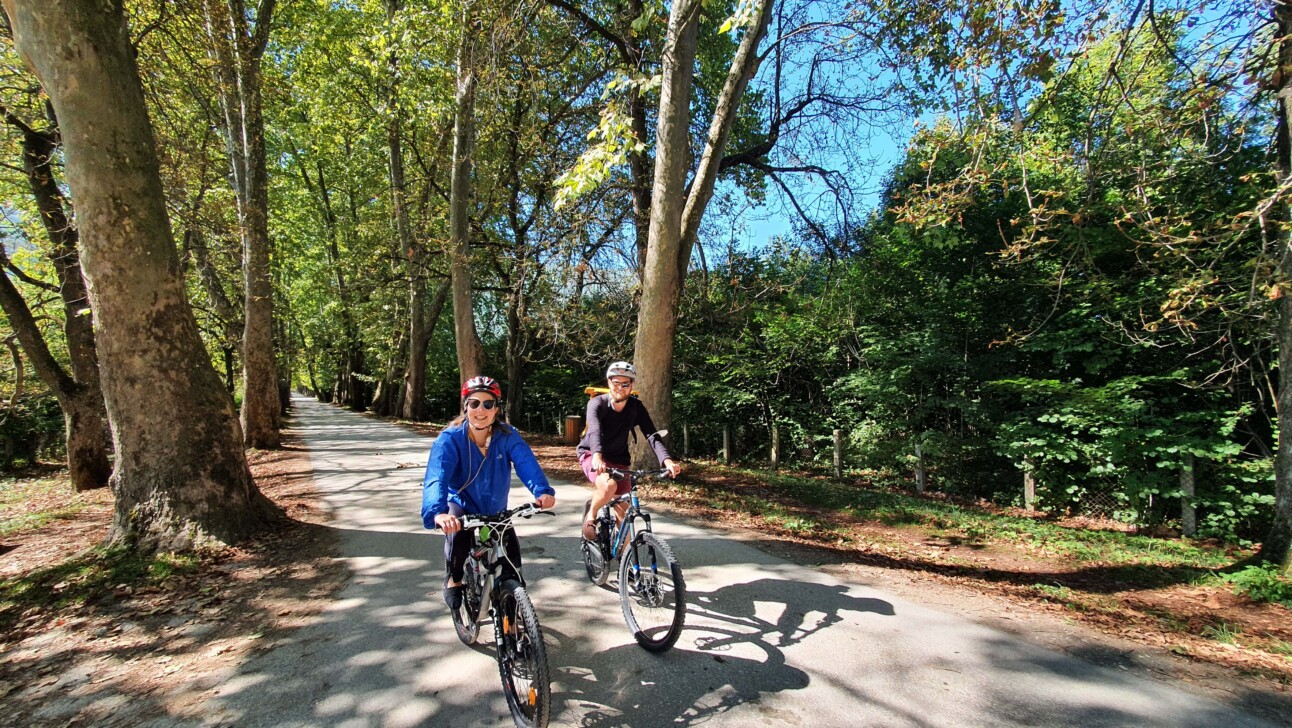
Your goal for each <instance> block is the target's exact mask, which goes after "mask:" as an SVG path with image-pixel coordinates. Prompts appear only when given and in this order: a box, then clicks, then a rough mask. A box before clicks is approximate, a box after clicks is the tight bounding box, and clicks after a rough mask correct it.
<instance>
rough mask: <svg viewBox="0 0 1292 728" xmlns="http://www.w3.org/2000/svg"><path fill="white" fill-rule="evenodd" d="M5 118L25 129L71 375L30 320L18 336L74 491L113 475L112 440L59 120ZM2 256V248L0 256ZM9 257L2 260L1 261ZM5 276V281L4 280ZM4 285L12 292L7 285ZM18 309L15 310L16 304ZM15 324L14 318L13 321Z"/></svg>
mask: <svg viewBox="0 0 1292 728" xmlns="http://www.w3.org/2000/svg"><path fill="white" fill-rule="evenodd" d="M5 118H6V120H7V121H8V122H9V124H10V125H11V126H14V127H15V128H17V129H18V130H19V131H20V132H21V133H22V137H23V141H22V149H23V168H24V171H25V172H26V174H27V184H28V186H29V187H30V188H31V191H32V195H33V197H34V198H35V200H36V207H37V209H39V210H40V218H41V223H42V224H43V226H44V228H45V233H46V235H47V236H48V237H49V242H50V244H51V248H50V250H49V252H48V257H49V259H50V261H51V262H52V263H53V264H54V269H55V271H56V272H57V274H58V281H59V295H60V297H61V298H62V299H63V335H64V337H65V338H66V339H67V351H68V357H69V359H70V360H71V366H72V374H71V376H70V377H69V376H68V375H67V374H66V373H65V372H63V370H62V367H60V366H59V365H58V364H57V362H55V361H54V360H53V358H52V357H51V356H49V350H48V349H47V348H45V341H44V337H43V336H42V335H41V334H40V332H39V329H37V328H36V326H35V321H34V319H33V320H32V321H31V327H32V332H34V334H35V336H36V338H37V339H38V342H37V341H31V340H29V339H27V338H26V337H20V339H21V340H22V342H23V348H24V349H27V350H28V354H27V356H28V358H30V359H32V361H33V363H35V364H36V366H37V372H38V373H39V374H40V376H41V379H42V381H44V382H45V385H46V386H48V387H49V388H50V390H51V391H53V392H54V393H55V396H56V397H57V398H58V403H59V407H61V408H62V410H63V424H64V434H65V437H66V449H67V470H68V473H69V476H70V478H71V482H72V487H73V489H75V490H76V491H77V492H81V491H86V490H92V489H95V488H106V487H107V485H108V478H109V477H110V476H111V475H112V465H111V461H110V456H111V454H112V445H111V441H110V439H109V435H108V414H107V411H106V410H105V409H104V405H103V389H102V386H101V384H100V382H99V359H98V353H97V350H96V347H95V343H94V317H93V316H92V315H91V312H90V299H89V297H88V295H87V294H86V291H85V280H84V278H83V277H82V272H81V258H80V253H79V252H78V251H77V243H78V242H79V241H78V234H77V231H76V227H75V226H73V225H72V222H71V220H70V219H69V217H68V215H67V205H66V199H65V198H64V196H63V192H62V190H61V189H59V186H58V181H57V179H56V178H55V176H54V169H53V165H52V164H51V159H52V158H53V156H54V152H55V149H56V147H57V135H58V131H57V127H53V128H51V129H48V130H46V131H43V132H42V131H37V130H35V129H33V128H31V127H30V126H29V125H27V124H25V123H23V122H22V121H21V120H19V119H18V118H17V117H16V116H14V115H13V114H11V113H8V112H7V111H6V113H5ZM3 259H4V255H3V253H0V260H3ZM6 265H7V263H6ZM5 282H6V283H8V281H7V280H6V281H5ZM6 293H9V292H6ZM11 293H12V295H6V296H5V298H6V299H12V298H14V297H16V301H14V300H9V301H8V303H7V304H6V306H5V310H6V312H9V308H10V306H13V307H15V310H14V311H13V312H9V313H8V315H9V318H10V321H11V323H12V322H14V320H15V318H14V317H15V316H23V314H24V313H25V314H26V317H27V318H30V317H31V313H30V310H29V309H28V308H27V304H26V302H25V301H24V300H23V299H22V297H21V296H19V295H17V293H18V292H17V290H16V289H15V290H13V291H12V292H11ZM18 309H20V310H18ZM14 326H15V327H16V326H17V324H16V323H15V324H14ZM30 346H40V347H41V348H42V349H44V351H43V353H42V352H39V351H37V352H33V351H31V349H30V348H29V347H30Z"/></svg>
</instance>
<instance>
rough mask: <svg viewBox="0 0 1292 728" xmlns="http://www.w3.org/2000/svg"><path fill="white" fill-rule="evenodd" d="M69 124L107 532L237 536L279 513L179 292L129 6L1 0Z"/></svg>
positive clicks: (164, 538)
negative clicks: (99, 406)
mask: <svg viewBox="0 0 1292 728" xmlns="http://www.w3.org/2000/svg"><path fill="white" fill-rule="evenodd" d="M4 5H5V9H6V11H7V12H8V14H9V18H10V22H11V25H12V27H13V30H14V38H15V46H16V47H17V49H18V51H19V52H20V53H21V54H22V55H23V57H24V58H25V59H26V61H27V62H28V64H29V65H30V66H31V67H32V69H33V70H34V71H35V74H36V76H37V77H38V78H39V79H40V81H41V83H42V85H43V86H44V87H45V90H46V91H47V93H48V94H49V98H50V100H51V102H52V104H53V106H54V109H55V111H56V113H57V116H58V119H59V123H60V125H61V127H62V133H63V145H64V150H65V154H66V160H67V182H68V185H69V186H70V188H71V190H72V193H73V195H74V198H75V200H76V213H77V224H78V227H79V229H80V234H81V247H82V265H83V267H84V270H85V275H86V278H87V281H88V283H89V292H90V301H91V305H92V307H93V309H94V312H95V315H96V321H95V327H96V333H97V334H98V335H97V337H96V339H97V342H98V345H99V348H98V353H99V364H100V372H101V377H102V383H103V394H104V400H105V403H106V405H107V411H108V418H109V422H110V424H111V426H112V433H113V438H114V444H115V446H116V453H117V462H116V470H115V472H114V473H113V475H112V489H113V492H114V494H115V496H116V501H115V515H114V519H113V524H112V529H111V532H110V540H111V541H113V542H116V543H123V544H128V545H130V546H133V547H135V548H139V549H142V550H148V549H184V548H189V547H193V546H197V545H201V544H204V543H210V542H212V541H214V542H222V543H231V542H234V541H237V540H240V539H242V538H244V537H246V536H248V535H250V534H252V533H255V532H257V531H259V530H261V529H262V528H264V527H265V526H266V525H267V524H268V523H270V522H271V521H272V520H273V519H274V518H275V516H276V514H277V513H278V511H277V509H276V508H275V507H274V506H273V504H272V503H270V502H269V501H268V499H266V498H265V497H264V496H263V495H261V493H260V492H259V491H258V490H257V489H256V486H255V483H254V482H253V481H252V479H251V473H250V470H249V469H248V467H247V461H246V458H245V456H244V454H243V449H242V432H241V430H240V428H239V426H238V420H237V417H236V415H235V413H234V411H233V400H232V398H230V397H229V394H228V392H226V391H225V390H224V388H223V387H222V386H221V385H220V379H219V377H218V376H217V375H216V373H215V370H214V369H213V368H212V367H211V362H210V359H209V358H208V356H207V353H206V348H205V347H204V346H203V344H202V341H201V339H200V337H199V336H198V330H197V322H196V320H195V318H194V316H193V311H192V309H191V308H190V307H189V304H188V300H187V298H186V297H185V293H184V283H183V280H182V279H181V276H180V272H179V256H178V255H177V253H176V250H175V242H174V238H173V236H172V234H171V229H170V223H169V220H168V219H167V215H166V208H165V198H164V195H163V191H162V184H161V177H160V174H159V171H158V163H157V156H156V151H155V147H154V141H153V133H152V128H151V126H150V125H149V121H148V115H147V111H146V106H145V103H144V95H143V88H142V85H141V84H140V81H139V72H138V68H137V67H136V66H135V60H134V53H133V48H132V46H131V42H130V34H129V31H128V29H127V27H126V21H125V16H124V13H123V10H122V6H121V3H120V2H119V1H118V2H100V1H96V0H4Z"/></svg>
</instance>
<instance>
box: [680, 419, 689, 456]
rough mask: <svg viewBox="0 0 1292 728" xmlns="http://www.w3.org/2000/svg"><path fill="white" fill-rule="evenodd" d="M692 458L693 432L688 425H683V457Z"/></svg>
mask: <svg viewBox="0 0 1292 728" xmlns="http://www.w3.org/2000/svg"><path fill="white" fill-rule="evenodd" d="M690 456H691V430H690V427H689V426H688V425H687V424H686V423H683V424H682V457H684V458H685V457H690Z"/></svg>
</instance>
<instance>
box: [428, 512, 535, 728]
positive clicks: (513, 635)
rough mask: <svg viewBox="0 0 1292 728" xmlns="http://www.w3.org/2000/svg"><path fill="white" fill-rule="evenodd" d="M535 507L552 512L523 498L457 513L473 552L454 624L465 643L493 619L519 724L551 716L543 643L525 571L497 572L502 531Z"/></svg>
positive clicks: (502, 556) (501, 668)
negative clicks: (499, 507) (504, 506)
mask: <svg viewBox="0 0 1292 728" xmlns="http://www.w3.org/2000/svg"><path fill="white" fill-rule="evenodd" d="M535 513H547V514H549V515H552V513H551V511H544V510H542V509H540V508H539V507H538V506H537V505H536V504H534V503H526V504H525V505H523V506H518V507H516V508H513V509H511V510H508V511H503V512H502V513H495V514H493V515H488V516H480V515H468V516H463V517H462V518H461V519H459V520H460V521H461V522H462V529H463V531H464V532H466V531H470V533H471V552H470V554H468V556H467V560H466V565H465V568H464V569H463V573H462V606H461V607H460V608H458V609H455V610H453V628H454V629H455V630H457V633H458V639H460V640H462V643H463V644H466V645H470V644H472V643H474V642H475V641H476V638H477V636H479V633H480V625H481V624H483V623H484V622H485V620H486V619H492V620H493V633H494V644H495V645H497V648H498V653H497V658H498V673H499V675H501V676H502V689H503V693H504V694H505V695H506V696H507V707H508V708H510V709H511V717H512V719H513V720H514V721H516V725H518V726H522V728H531V727H532V728H542V727H543V726H546V725H547V721H548V719H549V718H550V717H551V712H552V686H551V677H550V673H549V671H548V668H547V647H546V646H545V645H544V644H543V631H542V629H541V628H540V627H539V626H538V615H537V614H535V612H534V605H533V603H532V602H530V600H529V594H527V593H526V592H525V586H524V583H523V577H520V578H513V577H511V576H510V575H509V576H508V577H507V578H505V579H504V578H501V576H500V574H501V572H502V568H503V565H504V564H506V563H507V551H506V548H505V546H504V544H503V536H504V535H505V534H506V532H507V531H508V530H510V529H511V528H512V524H513V523H514V522H515V521H516V520H518V519H521V518H529V517H530V516H533V515H534V514H535Z"/></svg>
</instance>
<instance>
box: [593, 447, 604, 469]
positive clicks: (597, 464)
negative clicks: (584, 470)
mask: <svg viewBox="0 0 1292 728" xmlns="http://www.w3.org/2000/svg"><path fill="white" fill-rule="evenodd" d="M592 472H594V473H598V474H600V473H604V472H606V461H605V460H603V459H602V458H601V453H599V452H594V453H592Z"/></svg>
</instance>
